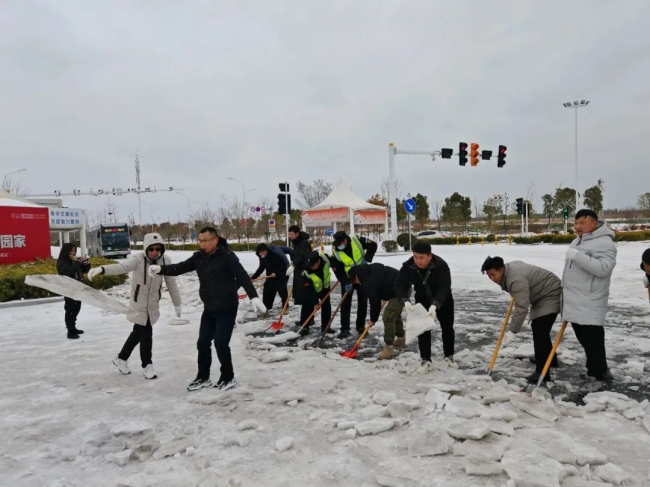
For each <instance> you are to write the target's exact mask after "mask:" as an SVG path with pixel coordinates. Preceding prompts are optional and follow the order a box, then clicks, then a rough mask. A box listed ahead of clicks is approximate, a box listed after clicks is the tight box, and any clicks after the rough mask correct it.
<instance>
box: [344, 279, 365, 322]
mask: <svg viewBox="0 0 650 487" xmlns="http://www.w3.org/2000/svg"><path fill="white" fill-rule="evenodd" d="M355 293H356V295H357V303H358V306H357V319H356V328H357V331H358V332H359V333H361V332H362V331H363V330H364V329H365V327H366V316H367V315H368V298H367V297H366V295H365V293H364V292H363V290H362V289H355V288H353V291H352V292H351V293H350V294H348V297H347V298H346V299H345V301H343V304H342V305H341V330H349V329H350V313H351V311H352V298H353V296H354V294H355ZM343 294H345V289H343V288H341V295H343Z"/></svg>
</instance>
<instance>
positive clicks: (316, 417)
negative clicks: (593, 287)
mask: <svg viewBox="0 0 650 487" xmlns="http://www.w3.org/2000/svg"><path fill="white" fill-rule="evenodd" d="M648 246H650V244H648V243H647V242H646V243H621V244H619V245H618V250H619V254H618V265H617V267H616V269H615V272H614V278H613V283H612V289H611V301H610V304H611V308H610V315H609V318H608V319H609V324H608V328H607V347H608V359H609V360H610V366H611V367H612V370H613V373H614V375H615V377H616V379H617V383H616V386H615V388H614V389H615V390H616V391H617V392H615V393H614V392H606V393H602V392H601V393H597V394H595V395H587V396H586V397H584V396H585V394H584V392H581V391H580V386H581V385H582V383H581V381H580V380H579V379H578V373H579V372H582V371H583V366H584V354H583V353H582V349H581V348H580V346H579V345H578V343H577V341H576V340H575V337H574V336H573V333H572V331H571V330H570V329H568V330H567V333H566V335H565V336H566V339H565V340H564V342H563V343H562V345H561V346H560V354H559V357H560V362H561V368H560V369H559V370H558V372H557V373H555V377H556V378H557V380H556V383H555V385H554V387H553V388H552V389H551V393H552V394H553V397H554V401H553V400H548V399H547V400H545V399H544V398H535V399H531V398H529V397H528V396H527V395H525V394H522V393H521V392H519V390H520V388H521V386H522V385H523V382H522V377H525V375H527V374H528V373H530V372H531V371H532V368H533V366H532V364H530V363H529V362H528V360H527V359H526V357H528V356H530V355H531V353H532V347H531V339H532V338H531V333H530V329H529V327H526V326H525V327H524V331H523V332H522V334H521V336H520V337H519V338H518V339H517V341H516V342H515V343H511V344H509V345H508V346H506V347H504V348H503V349H502V354H501V355H500V357H499V360H498V361H497V365H496V369H495V372H494V374H493V380H491V379H489V378H487V376H486V375H485V369H486V367H487V362H488V360H489V356H490V354H491V352H492V350H493V347H494V343H495V341H496V336H497V334H498V330H499V327H500V324H501V321H502V320H503V316H504V314H505V310H506V308H507V304H508V300H509V297H508V296H507V295H506V294H505V293H503V292H501V291H500V289H499V288H498V286H496V285H495V284H493V283H492V282H491V281H489V279H488V278H487V277H485V276H483V275H481V274H480V266H481V263H482V261H483V260H484V258H485V257H486V256H487V255H501V256H502V257H504V258H505V259H506V261H509V260H515V259H518V260H525V261H527V262H530V263H533V264H537V265H540V266H543V267H546V268H548V269H550V270H552V271H554V272H556V273H557V274H558V275H561V272H562V266H563V258H564V253H565V252H566V246H550V245H540V246H515V245H513V246H508V245H499V246H497V247H495V246H494V245H491V244H490V245H485V246H484V247H483V246H481V245H480V244H479V245H473V246H471V247H470V246H459V247H456V246H440V247H434V252H436V253H438V254H439V255H440V256H441V257H443V258H444V259H445V260H447V262H448V263H449V264H450V267H451V271H452V279H453V286H454V296H455V299H456V308H457V314H456V330H457V346H456V357H457V360H458V362H459V364H460V366H461V368H460V370H454V369H447V368H445V367H444V366H442V364H441V363H440V362H441V360H440V359H441V350H440V336H439V331H438V330H434V345H433V349H434V354H435V357H434V360H436V359H437V365H438V367H437V370H436V371H434V372H432V373H430V374H427V375H419V374H417V373H415V371H416V369H417V366H418V365H419V360H418V355H417V353H415V348H413V347H411V348H410V349H409V350H408V351H406V352H404V353H401V354H400V355H399V356H398V357H397V358H396V359H394V360H391V361H387V362H376V361H374V359H373V357H374V355H375V353H376V352H377V351H378V349H379V347H380V345H381V338H382V329H381V324H379V325H378V326H376V327H375V328H374V329H373V330H372V332H371V334H370V336H369V338H368V340H367V342H365V343H364V344H362V347H361V349H362V352H363V353H361V354H360V358H361V360H347V359H341V358H340V357H339V354H338V352H340V351H341V350H343V349H349V348H351V346H352V344H353V343H354V340H353V338H356V337H351V338H350V339H348V340H346V341H342V342H334V341H333V340H331V339H330V340H328V345H327V346H328V348H326V349H323V350H318V349H316V350H314V349H303V347H302V346H300V345H304V344H306V343H309V342H311V341H312V340H313V339H314V337H313V336H312V338H311V339H309V340H301V342H299V343H298V346H296V343H291V344H280V345H277V346H275V347H274V346H273V345H269V344H266V345H257V344H249V341H250V340H251V338H252V337H250V336H249V337H247V336H245V334H246V333H252V332H254V331H255V330H259V329H260V327H262V326H264V325H266V326H268V324H269V323H270V320H267V321H265V322H260V321H256V318H255V317H254V316H253V315H252V313H250V306H249V303H248V300H244V301H242V305H241V307H240V317H239V318H240V321H241V322H242V324H240V325H238V326H237V328H236V330H235V334H234V336H233V340H232V342H231V347H232V349H233V358H234V364H235V372H236V375H237V378H238V380H239V381H240V383H241V384H242V385H241V386H240V387H239V388H236V389H233V390H232V391H229V392H227V393H218V392H216V391H212V390H210V391H205V390H204V391H201V392H198V393H194V394H190V393H188V392H187V391H186V386H187V384H188V383H189V382H190V381H191V380H192V379H194V377H195V375H196V347H195V343H196V339H197V335H198V321H199V317H200V314H201V311H202V306H201V303H200V302H199V300H198V281H197V279H196V276H195V275H187V276H182V277H181V278H179V283H180V286H181V289H182V292H183V299H184V316H183V318H187V319H188V320H189V321H190V322H189V324H185V325H176V324H174V323H176V321H175V320H174V319H173V310H172V305H171V301H170V300H169V297H168V295H167V294H166V293H163V303H162V306H161V307H162V313H163V314H162V317H161V320H160V321H159V322H158V324H156V325H155V328H154V349H153V361H154V364H155V367H156V370H157V372H158V375H159V378H158V379H156V380H154V381H146V380H145V379H144V378H143V377H142V375H141V373H140V367H139V356H138V349H137V348H136V350H135V352H134V354H133V356H132V357H131V368H132V369H133V373H132V374H131V375H129V376H123V375H121V374H120V373H119V372H118V371H117V369H116V368H115V367H114V366H113V365H112V364H111V360H112V358H113V357H114V356H115V354H116V353H117V352H118V351H119V349H120V348H121V346H122V343H123V342H124V340H125V339H126V336H127V335H128V333H129V332H130V329H131V325H130V324H129V323H127V322H126V320H125V319H124V317H123V316H121V315H115V314H109V313H106V312H103V311H100V310H97V309H93V308H91V307H90V306H83V307H82V311H81V313H80V315H79V321H78V327H79V328H81V329H84V330H85V331H86V333H85V334H84V335H83V336H82V339H80V340H67V339H66V338H65V326H64V324H63V309H62V307H63V305H62V304H51V305H41V306H33V307H27V308H9V309H2V310H0V361H1V362H0V363H1V365H2V366H1V367H0V412H1V413H2V414H0V438H2V441H1V442H0V485H8V486H60V487H63V486H118V485H120V486H133V487H135V486H199V485H200V486H202V487H206V486H236V485H241V486H304V485H312V486H329V485H331V486H334V485H336V486H348V485H350V486H357V487H359V486H376V485H386V486H502V485H506V482H508V481H509V480H512V481H514V483H510V484H508V485H510V486H512V485H515V486H516V487H519V486H526V485H530V486H532V485H540V486H546V485H549V486H551V485H555V486H559V485H562V486H591V487H596V486H598V485H608V484H603V483H592V484H590V483H587V480H588V479H589V478H591V480H592V481H597V480H598V479H602V480H604V481H607V482H609V483H610V484H614V485H616V484H617V482H620V481H622V480H623V479H626V480H625V482H626V483H625V484H624V485H637V486H642V485H650V460H649V459H650V406H649V405H648V401H647V400H644V399H645V397H647V396H648V392H649V391H650V388H649V386H650V384H649V383H648V373H647V369H648V368H650V333H649V331H648V330H650V305H649V304H648V296H647V292H646V290H645V289H644V288H643V287H642V285H641V283H640V279H641V271H640V270H639V269H638V267H639V262H640V256H641V254H642V252H643V250H644V249H645V248H647V247H648ZM170 255H172V257H173V259H174V260H175V261H179V260H181V259H183V258H186V257H188V256H189V255H190V253H189V252H170ZM239 255H240V259H241V261H242V263H243V264H244V266H245V267H246V268H247V269H248V270H249V271H251V272H252V271H253V270H254V269H255V268H256V266H257V258H256V257H255V256H254V255H253V254H252V253H241V254H239ZM407 258H408V255H407V254H402V255H388V254H379V256H378V257H377V261H378V262H383V263H385V264H389V265H392V266H395V267H398V266H399V265H400V264H401V262H403V261H404V260H406V259H407ZM128 289H129V287H128V283H127V284H126V285H124V286H121V287H119V288H116V289H114V290H112V291H111V292H110V293H109V294H110V295H111V296H113V297H115V298H116V299H118V300H120V301H122V302H124V303H126V302H127V299H128ZM339 296H340V295H339V294H338V293H336V296H335V298H334V304H336V303H337V302H338V299H339ZM278 308H279V303H278V302H276V309H275V312H274V314H273V317H274V318H275V317H277V313H278ZM298 312H299V308H297V307H293V308H291V309H290V314H289V316H288V317H287V318H286V322H287V323H288V326H287V327H285V330H288V329H290V326H289V325H292V324H293V322H294V321H296V320H297V318H298ZM338 326H339V325H338V319H337V320H335V322H334V328H335V329H338ZM269 351H271V352H287V353H284V354H283V353H280V354H278V355H277V357H271V356H266V357H265V355H266V354H268V353H269ZM272 358H278V359H284V360H282V361H279V362H271V363H263V362H262V360H264V361H268V360H269V359H272ZM522 358H523V360H522ZM217 367H218V361H217V360H216V357H215V360H214V362H213V375H217V376H218V369H217ZM621 392H624V393H625V394H626V395H627V396H629V398H626V397H625V396H622V395H620V393H621ZM583 397H584V403H586V406H584V405H583V404H584V403H583V402H582V399H583ZM565 400H574V401H578V404H579V405H576V404H575V403H571V402H564V401H565ZM646 415H647V416H646ZM158 445H161V446H160V447H159V448H158ZM127 449H128V450H131V451H130V452H129V451H127ZM153 450H155V453H154V454H153V456H152V457H150V458H147V459H145V457H147V455H148V454H149V453H151V451H153ZM135 457H137V458H135ZM129 458H131V460H130V462H128V463H126V462H127V461H128V460H129ZM138 458H139V459H144V461H140V460H139V459H138ZM121 464H124V465H123V466H120V465H121ZM472 472H473V473H483V474H492V475H489V476H485V475H480V476H477V475H473V474H471V475H470V473H472Z"/></svg>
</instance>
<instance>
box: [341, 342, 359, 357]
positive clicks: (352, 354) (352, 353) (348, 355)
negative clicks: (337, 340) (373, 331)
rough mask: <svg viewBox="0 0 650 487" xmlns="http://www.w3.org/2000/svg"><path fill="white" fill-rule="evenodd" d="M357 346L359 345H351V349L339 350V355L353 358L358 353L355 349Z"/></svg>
mask: <svg viewBox="0 0 650 487" xmlns="http://www.w3.org/2000/svg"><path fill="white" fill-rule="evenodd" d="M358 348H359V347H358V346H356V345H355V346H354V347H352V350H348V351H346V352H341V357H345V358H355V357H356V356H357V355H358V354H357V349H358Z"/></svg>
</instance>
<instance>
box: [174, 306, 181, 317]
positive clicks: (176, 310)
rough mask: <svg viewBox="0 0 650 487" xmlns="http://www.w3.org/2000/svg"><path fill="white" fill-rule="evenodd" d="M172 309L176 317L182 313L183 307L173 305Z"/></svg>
mask: <svg viewBox="0 0 650 487" xmlns="http://www.w3.org/2000/svg"><path fill="white" fill-rule="evenodd" d="M174 311H175V312H176V318H180V317H181V315H182V314H183V308H182V307H181V306H174Z"/></svg>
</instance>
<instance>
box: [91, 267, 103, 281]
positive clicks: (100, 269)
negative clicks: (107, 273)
mask: <svg viewBox="0 0 650 487" xmlns="http://www.w3.org/2000/svg"><path fill="white" fill-rule="evenodd" d="M103 273H104V268H103V267H94V268H92V269H90V270H89V271H88V280H89V281H92V280H93V279H94V278H95V276H98V275H99V274H103Z"/></svg>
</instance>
